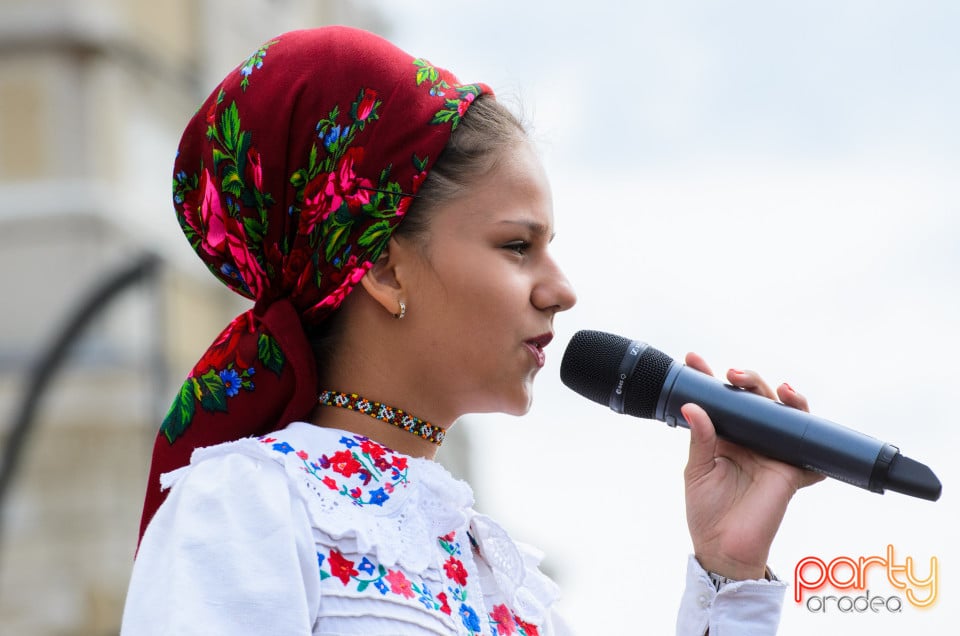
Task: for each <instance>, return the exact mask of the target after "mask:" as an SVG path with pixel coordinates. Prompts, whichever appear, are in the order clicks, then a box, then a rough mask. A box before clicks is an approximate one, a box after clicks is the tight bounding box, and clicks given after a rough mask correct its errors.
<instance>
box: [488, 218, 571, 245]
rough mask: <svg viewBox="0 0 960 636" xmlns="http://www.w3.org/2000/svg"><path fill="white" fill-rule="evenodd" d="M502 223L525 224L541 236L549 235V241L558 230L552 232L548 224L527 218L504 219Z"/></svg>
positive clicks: (524, 225)
mask: <svg viewBox="0 0 960 636" xmlns="http://www.w3.org/2000/svg"><path fill="white" fill-rule="evenodd" d="M500 223H508V224H510V225H520V226H523V227H525V228H527V229H529V230H530V231H531V232H533V233H534V234H539V235H541V236H546V237H548V240H549V241H552V240H553V239H554V237H555V236H556V235H557V233H556V232H551V231H550V228H549V227H547V226H546V225H544V224H543V223H540V222H538V221H530V220H527V219H504V220H502V221H500Z"/></svg>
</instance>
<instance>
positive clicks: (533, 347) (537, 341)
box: [523, 333, 553, 368]
mask: <svg viewBox="0 0 960 636" xmlns="http://www.w3.org/2000/svg"><path fill="white" fill-rule="evenodd" d="M551 340H553V334H552V333H544V334H540V335H539V336H537V337H536V338H530V339H529V340H527V341H526V342H524V343H523V344H524V345H526V347H527V349H529V350H530V353H532V354H533V357H534V359H535V360H536V361H537V367H539V368H543V365H544V364H545V363H546V361H547V355H546V354H545V353H544V352H543V348H544V347H546V346H547V345H548V344H550V341H551Z"/></svg>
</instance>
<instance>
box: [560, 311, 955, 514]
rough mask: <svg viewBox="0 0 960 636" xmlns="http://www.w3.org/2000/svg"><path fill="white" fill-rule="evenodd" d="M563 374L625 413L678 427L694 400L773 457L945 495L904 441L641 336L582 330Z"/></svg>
mask: <svg viewBox="0 0 960 636" xmlns="http://www.w3.org/2000/svg"><path fill="white" fill-rule="evenodd" d="M560 379H561V380H562V381H563V383H564V384H565V385H567V386H568V387H569V388H571V389H573V390H574V391H576V392H577V393H579V394H581V395H583V396H584V397H586V398H588V399H590V400H593V401H594V402H598V403H600V404H603V405H605V406H609V407H610V408H611V409H613V410H614V411H616V412H617V413H626V414H627V415H633V416H634V417H641V418H646V419H656V420H660V421H661V422H666V423H667V424H669V425H670V426H677V425H680V426H683V427H684V428H688V425H687V422H686V420H685V419H684V417H683V415H682V414H681V413H680V407H681V406H683V405H684V404H687V403H689V402H693V403H695V404H698V405H700V407H701V408H703V410H705V411H706V412H707V414H708V415H709V416H710V419H711V420H712V421H713V425H714V427H715V428H716V431H717V435H719V436H720V437H722V438H724V439H727V440H729V441H731V442H734V443H735V444H738V445H740V446H743V447H746V448H749V449H751V450H754V451H756V452H758V453H760V454H762V455H766V456H767V457H772V458H774V459H777V460H780V461H782V462H785V463H788V464H792V465H794V466H798V467H800V468H806V469H809V470H813V471H816V472H818V473H821V474H824V475H826V476H828V477H832V478H834V479H839V480H840V481H844V482H846V483H848V484H852V485H854V486H859V487H860V488H865V489H866V490H870V491H873V492H878V493H883V492H884V490H885V489H889V490H892V491H894V492H899V493H903V494H905V495H910V496H912V497H919V498H921V499H928V500H930V501H936V500H937V499H939V497H940V491H941V484H940V480H939V479H937V476H936V475H934V474H933V471H931V470H930V469H929V468H928V467H927V466H925V465H924V464H921V463H920V462H918V461H915V460H913V459H910V458H909V457H906V456H904V455H901V454H900V450H899V449H898V448H897V447H896V446H893V445H892V444H887V443H885V442H882V441H880V440H877V439H874V438H873V437H870V436H868V435H864V434H862V433H858V432H857V431H854V430H851V429H849V428H846V427H844V426H841V425H839V424H835V423H833V422H830V421H828V420H825V419H823V418H820V417H816V416H814V415H810V414H809V413H807V412H805V411H801V410H799V409H795V408H791V407H789V406H786V405H784V404H781V403H780V402H777V401H775V400H770V399H768V398H765V397H762V396H759V395H756V394H754V393H751V392H750V391H746V390H744V389H740V388H737V387H734V386H731V385H729V384H723V383H722V382H720V381H718V380H717V379H715V378H713V377H711V376H709V375H707V374H705V373H701V372H699V371H697V370H695V369H692V368H690V367H688V366H685V365H683V364H679V363H677V362H675V361H674V360H673V359H672V358H670V357H669V356H667V355H666V354H664V353H663V352H661V351H658V350H657V349H654V348H653V347H651V346H649V345H648V344H646V343H644V342H640V341H638V340H628V339H627V338H624V337H622V336H617V335H614V334H609V333H604V332H601V331H589V330H584V331H578V332H577V333H576V334H575V335H574V336H573V338H572V339H571V340H570V343H569V344H568V345H567V350H566V352H564V354H563V362H562V363H561V365H560Z"/></svg>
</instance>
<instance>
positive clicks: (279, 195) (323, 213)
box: [140, 27, 490, 537]
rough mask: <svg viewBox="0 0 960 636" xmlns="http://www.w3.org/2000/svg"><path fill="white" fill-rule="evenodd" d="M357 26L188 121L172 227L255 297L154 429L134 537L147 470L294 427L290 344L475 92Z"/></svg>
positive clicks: (156, 498)
mask: <svg viewBox="0 0 960 636" xmlns="http://www.w3.org/2000/svg"><path fill="white" fill-rule="evenodd" d="M489 92H490V89H489V88H488V87H486V86H485V85H483V84H467V85H462V84H459V83H458V82H457V79H456V78H455V77H454V76H453V75H452V74H450V73H449V72H447V71H445V70H443V69H440V68H437V67H435V66H432V65H431V64H429V63H428V62H427V61H425V60H423V59H419V58H414V57H412V56H410V55H408V54H407V53H405V52H403V51H401V50H400V49H398V48H397V47H395V46H394V45H392V44H390V43H389V42H387V41H386V40H384V39H382V38H380V37H378V36H376V35H373V34H371V33H367V32H365V31H360V30H357V29H352V28H347V27H324V28H319V29H311V30H304V31H294V32H290V33H286V34H284V35H281V36H279V37H277V38H275V39H273V40H271V41H269V42H267V43H265V44H264V45H263V46H261V47H260V48H259V49H258V50H257V51H256V52H255V53H254V54H253V55H252V56H250V58H248V59H247V60H246V61H245V62H244V63H243V64H241V65H240V66H239V67H238V68H237V69H235V70H234V71H233V72H232V73H231V74H230V75H228V76H227V78H226V79H224V81H223V82H222V83H221V84H220V86H218V87H217V88H216V90H214V91H213V93H212V94H211V95H210V97H208V98H207V100H206V101H205V102H204V103H203V105H202V106H201V107H200V109H199V111H198V112H197V113H196V115H194V117H193V119H191V120H190V123H189V124H188V125H187V128H186V130H185V132H184V134H183V138H182V139H181V141H180V148H179V151H178V154H177V160H176V165H175V168H174V176H173V198H174V205H175V208H176V211H177V219H178V220H179V221H180V225H181V227H182V228H183V232H184V234H185V235H186V237H187V239H188V240H189V241H190V245H191V246H193V248H194V250H196V252H197V254H199V256H200V258H201V259H203V261H204V262H205V263H206V264H207V266H208V267H209V268H210V271H211V272H213V274H214V275H215V276H217V277H218V278H219V279H220V280H221V281H223V282H224V283H225V284H226V285H227V286H228V287H230V288H231V289H233V290H234V291H236V292H237V293H239V294H242V295H244V296H246V297H247V298H250V299H252V300H254V301H255V305H254V307H253V308H252V309H250V310H249V311H247V312H245V313H243V314H241V315H240V316H238V317H237V318H236V319H235V320H234V321H233V322H232V323H230V325H229V326H228V327H227V328H226V329H225V330H224V331H223V333H221V334H220V336H218V337H217V339H216V340H215V341H214V343H213V344H212V345H211V346H210V348H209V349H207V351H206V353H204V355H203V357H202V358H201V359H200V361H199V362H198V363H197V364H196V365H195V366H194V367H193V370H192V371H191V372H190V374H189V375H188V376H187V379H186V381H185V382H184V383H183V386H182V388H181V389H180V392H179V394H178V395H177V397H176V399H175V400H174V402H173V404H172V405H171V407H170V410H169V412H168V413H167V416H166V418H165V419H164V421H163V425H162V426H161V427H160V432H159V434H158V435H157V440H156V442H155V445H154V450H153V463H152V466H151V469H150V477H149V482H148V486H147V495H146V499H145V501H144V510H143V518H142V520H141V527H140V535H141V537H142V536H143V532H144V530H145V529H146V527H147V524H148V523H149V521H150V519H151V518H152V517H153V514H154V512H156V509H157V508H158V507H159V505H160V504H161V503H162V501H163V498H164V493H163V492H162V491H161V490H160V480H159V478H160V475H161V474H163V473H164V472H167V471H170V470H173V469H175V468H178V467H180V466H184V465H186V464H187V463H189V461H190V455H191V453H192V452H193V450H194V449H195V448H198V447H202V446H210V445H213V444H217V443H221V442H225V441H230V440H234V439H239V438H241V437H246V436H250V435H260V434H264V433H267V432H269V431H271V430H275V429H277V428H280V427H283V426H285V425H286V424H288V423H289V422H292V421H294V420H297V419H301V418H304V417H305V416H307V415H308V414H309V413H310V411H311V410H312V408H313V407H314V405H315V403H316V398H317V390H318V387H317V375H316V364H315V363H316V361H315V360H314V358H313V353H312V350H311V348H310V345H309V343H308V342H307V338H306V335H305V333H304V327H305V326H311V325H316V324H317V323H319V322H321V321H322V320H323V319H324V318H325V317H326V316H328V315H329V314H330V313H331V312H332V311H333V310H334V309H336V308H337V307H338V306H339V305H340V303H341V302H342V300H343V298H344V297H345V296H346V295H347V294H348V293H350V290H351V289H353V287H354V285H356V284H357V282H359V281H360V279H361V278H363V275H364V274H365V273H366V272H367V270H368V269H369V268H370V266H371V264H372V263H373V261H374V260H375V259H376V258H377V256H378V255H379V254H380V252H381V250H382V249H383V248H384V246H385V245H386V243H387V241H388V240H389V238H390V235H391V233H392V232H393V229H394V228H395V227H396V226H397V224H398V223H400V221H401V220H402V219H403V217H404V214H405V213H406V211H407V209H408V208H409V207H410V204H411V203H412V201H413V196H414V195H415V194H416V192H417V190H418V189H419V187H420V185H421V184H422V183H423V181H424V179H425V178H426V176H427V173H428V172H429V171H430V168H431V167H432V166H433V163H434V161H435V160H436V159H437V156H438V155H439V154H440V152H441V151H442V150H443V148H444V146H445V145H446V143H447V140H448V139H449V137H450V133H451V131H452V130H453V129H454V128H456V126H457V124H458V123H459V121H460V118H461V117H463V115H464V113H465V112H466V110H467V108H468V107H469V105H470V104H471V103H472V102H473V100H474V99H476V97H477V96H478V95H481V94H483V93H489Z"/></svg>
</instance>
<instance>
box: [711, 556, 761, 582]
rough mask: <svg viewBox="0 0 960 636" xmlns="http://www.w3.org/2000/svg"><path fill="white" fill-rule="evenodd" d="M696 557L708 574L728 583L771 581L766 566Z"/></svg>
mask: <svg viewBox="0 0 960 636" xmlns="http://www.w3.org/2000/svg"><path fill="white" fill-rule="evenodd" d="M694 556H696V558H697V561H699V563H700V566H701V567H702V568H703V569H704V570H706V572H707V573H708V574H711V575H713V576H715V577H718V579H725V580H726V581H747V580H754V581H755V580H760V579H767V580H770V577H769V572H770V570H769V569H768V568H767V566H766V565H765V564H760V565H757V564H748V563H738V562H736V561H729V560H724V559H716V558H713V559H710V558H704V557H701V556H700V555H699V554H695V555H694ZM713 576H712V577H711V579H712V578H713Z"/></svg>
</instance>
